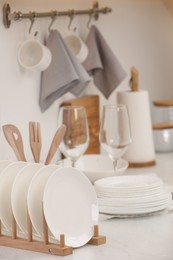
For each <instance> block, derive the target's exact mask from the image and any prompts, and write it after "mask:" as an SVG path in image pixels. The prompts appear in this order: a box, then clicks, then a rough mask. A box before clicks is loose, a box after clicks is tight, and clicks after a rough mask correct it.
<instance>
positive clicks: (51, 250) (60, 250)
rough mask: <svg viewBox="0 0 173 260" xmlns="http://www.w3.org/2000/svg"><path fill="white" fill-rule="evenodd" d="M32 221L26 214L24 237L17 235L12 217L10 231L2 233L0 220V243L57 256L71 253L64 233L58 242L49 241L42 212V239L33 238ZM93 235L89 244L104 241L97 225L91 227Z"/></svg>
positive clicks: (103, 242) (102, 242)
mask: <svg viewBox="0 0 173 260" xmlns="http://www.w3.org/2000/svg"><path fill="white" fill-rule="evenodd" d="M32 229H33V228H32V223H31V219H30V217H29V214H27V231H28V235H27V237H26V238H25V239H23V238H20V237H18V234H17V223H16V220H15V218H14V216H13V217H12V232H11V234H10V235H4V234H2V223H1V221H0V245H1V246H6V247H13V248H18V249H24V250H29V251H34V252H40V253H46V254H51V255H57V256H67V255H70V254H72V253H73V248H72V247H69V246H66V245H65V234H61V235H60V238H59V241H60V242H59V243H58V244H55V243H50V242H49V236H48V225H47V222H46V219H45V216H44V212H43V238H42V241H36V240H34V239H33V232H32ZM93 229H94V231H93V237H92V238H91V240H90V241H89V242H88V244H91V245H101V244H105V243H106V236H100V235H99V228H98V225H95V226H94V227H93Z"/></svg>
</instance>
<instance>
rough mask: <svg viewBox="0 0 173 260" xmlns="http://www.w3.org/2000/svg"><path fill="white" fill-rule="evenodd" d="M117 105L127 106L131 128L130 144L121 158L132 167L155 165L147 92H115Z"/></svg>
mask: <svg viewBox="0 0 173 260" xmlns="http://www.w3.org/2000/svg"><path fill="white" fill-rule="evenodd" d="M117 103H119V104H125V105H126V106H127V108H128V112H129V118H130V126H131V136H132V143H131V144H130V145H129V147H128V150H127V152H126V153H125V155H124V156H123V157H124V158H125V159H126V160H127V161H128V162H129V164H130V166H132V167H142V166H152V165H155V149H154V141H153V133H152V124H151V115H150V106H149V97H148V92H147V91H144V90H140V91H122V92H117Z"/></svg>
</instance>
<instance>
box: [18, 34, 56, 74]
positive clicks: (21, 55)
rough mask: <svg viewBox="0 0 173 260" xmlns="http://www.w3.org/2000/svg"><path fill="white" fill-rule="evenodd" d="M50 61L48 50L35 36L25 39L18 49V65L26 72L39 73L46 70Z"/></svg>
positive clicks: (50, 56) (50, 55)
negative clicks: (26, 70)
mask: <svg viewBox="0 0 173 260" xmlns="http://www.w3.org/2000/svg"><path fill="white" fill-rule="evenodd" d="M51 60H52V54H51V52H50V50H49V49H48V48H47V47H46V46H45V45H43V44H42V43H41V42H40V41H39V40H38V39H37V38H36V37H35V36H34V37H30V38H27V39H26V40H25V41H24V42H23V43H22V44H21V45H20V47H19V49H18V61H19V64H20V65H21V66H22V67H23V68H25V69H28V70H31V71H35V72H41V71H44V70H46V69H47V68H48V67H49V65H50V63H51Z"/></svg>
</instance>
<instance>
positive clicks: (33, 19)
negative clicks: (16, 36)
mask: <svg viewBox="0 0 173 260" xmlns="http://www.w3.org/2000/svg"><path fill="white" fill-rule="evenodd" d="M29 19H30V21H31V25H30V27H29V34H30V33H31V29H32V27H33V24H34V21H35V12H31V17H30V18H29Z"/></svg>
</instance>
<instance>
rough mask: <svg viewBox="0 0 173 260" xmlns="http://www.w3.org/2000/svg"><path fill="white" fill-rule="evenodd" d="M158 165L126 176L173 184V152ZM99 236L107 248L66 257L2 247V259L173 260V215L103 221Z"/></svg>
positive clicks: (78, 251)
mask: <svg viewBox="0 0 173 260" xmlns="http://www.w3.org/2000/svg"><path fill="white" fill-rule="evenodd" d="M156 162H157V164H156V166H154V167H150V168H141V169H139V168H137V169H134V168H131V169H128V170H127V172H126V174H141V173H143V174H145V173H146V174H147V173H150V172H153V173H157V174H158V175H159V176H160V177H161V178H162V179H163V180H164V182H166V183H167V184H170V185H173V153H169V154H168V153H167V154H157V159H156ZM99 230H100V235H106V238H107V242H106V244H104V245H100V246H92V245H85V246H83V247H81V248H77V249H74V250H73V254H72V255H69V256H65V257H58V256H53V255H47V254H41V253H36V252H31V251H25V250H20V249H13V248H7V247H0V259H30V260H32V259H36V260H42V259H46V260H49V259H50V260H51V259H52V260H53V259H65V260H66V259H67V260H115V259H118V260H173V212H170V213H168V214H162V215H157V216H147V217H140V218H129V219H116V218H114V219H109V220H104V221H100V223H99Z"/></svg>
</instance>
